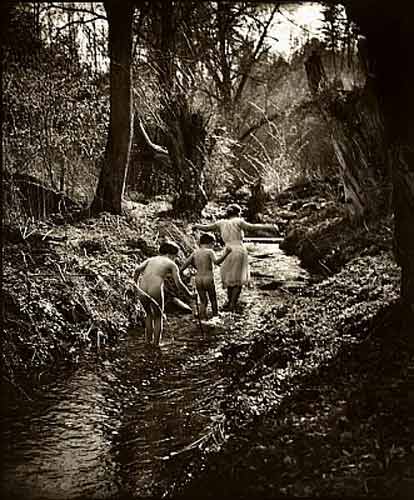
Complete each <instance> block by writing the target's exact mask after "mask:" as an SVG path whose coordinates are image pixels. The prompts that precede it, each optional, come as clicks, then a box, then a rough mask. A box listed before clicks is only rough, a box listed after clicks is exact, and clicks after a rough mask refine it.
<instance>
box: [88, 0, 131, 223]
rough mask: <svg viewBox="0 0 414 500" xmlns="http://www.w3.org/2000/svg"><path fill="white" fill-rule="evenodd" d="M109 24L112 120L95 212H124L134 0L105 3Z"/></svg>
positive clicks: (111, 0)
mask: <svg viewBox="0 0 414 500" xmlns="http://www.w3.org/2000/svg"><path fill="white" fill-rule="evenodd" d="M104 6H105V10H106V13H107V17H108V24H109V54H110V81H111V97H110V119H109V131H108V141H107V145H106V151H105V158H104V164H103V168H102V171H101V174H100V177H99V182H98V187H97V190H96V194H95V199H94V200H93V202H92V207H91V210H92V212H95V213H96V212H101V211H108V212H112V213H115V214H120V213H121V212H122V197H123V194H124V189H125V180H126V175H127V171H128V161H129V153H130V149H131V141H132V127H133V114H132V82H131V80H132V78H131V62H132V19H133V13H134V6H133V3H132V1H130V0H126V1H124V2H116V1H115V0H108V1H106V2H104Z"/></svg>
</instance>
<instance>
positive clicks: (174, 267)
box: [171, 262, 194, 299]
mask: <svg viewBox="0 0 414 500" xmlns="http://www.w3.org/2000/svg"><path fill="white" fill-rule="evenodd" d="M171 264H172V265H171V273H172V275H173V278H174V282H175V284H176V285H177V288H180V289H181V290H183V292H184V293H185V294H187V295H188V297H189V298H190V299H192V298H193V295H194V294H192V293H191V292H190V290H189V289H188V288H187V287H186V286H185V284H184V283H183V282H182V280H181V276H180V270H179V269H178V266H177V264H176V263H175V262H172V263H171Z"/></svg>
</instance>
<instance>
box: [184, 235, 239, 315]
mask: <svg viewBox="0 0 414 500" xmlns="http://www.w3.org/2000/svg"><path fill="white" fill-rule="evenodd" d="M213 243H214V238H213V237H212V236H210V235H208V234H203V235H201V237H200V248H198V249H197V250H194V252H193V253H192V254H191V255H190V257H188V259H187V260H186V261H185V263H184V265H183V267H182V268H181V269H182V270H184V269H185V268H186V267H188V266H189V265H192V266H193V267H195V269H196V271H197V273H196V275H195V285H196V288H197V292H198V295H199V297H200V317H202V318H207V303H208V298H209V299H210V302H211V308H212V310H213V316H217V314H218V308H217V297H216V287H215V285H214V273H213V269H214V264H216V265H219V264H221V263H222V262H223V260H224V259H225V258H226V257H227V255H228V254H229V253H230V252H231V249H230V248H226V250H225V252H224V254H223V255H222V256H221V257H218V258H217V257H216V254H215V253H214V251H213V249H212V248H211V247H212V245H213Z"/></svg>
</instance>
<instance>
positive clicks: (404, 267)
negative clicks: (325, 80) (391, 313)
mask: <svg viewBox="0 0 414 500" xmlns="http://www.w3.org/2000/svg"><path fill="white" fill-rule="evenodd" d="M349 3H350V5H348V11H349V13H350V14H351V16H352V17H353V19H354V20H356V22H357V23H358V24H359V25H360V27H361V28H362V29H363V32H364V34H366V36H367V47H366V48H367V54H368V58H369V59H370V62H371V64H370V67H371V68H372V73H373V76H374V78H375V83H376V85H377V89H378V95H379V97H380V100H381V102H382V107H383V111H384V116H385V125H386V131H387V135H388V143H389V147H390V151H391V161H392V170H393V205H394V216H395V227H394V243H395V245H394V249H395V255H396V258H397V262H398V264H399V265H400V266H401V299H402V302H403V304H405V305H406V306H407V308H406V310H407V311H411V314H412V313H414V222H413V221H414V97H413V88H414V68H413V65H412V64H411V57H412V55H411V47H412V39H413V34H414V33H413V32H414V26H413V23H412V20H411V17H410V16H409V15H408V12H409V7H408V6H407V4H406V3H405V2H404V0H396V1H395V2H394V3H393V5H392V7H390V5H388V4H383V3H382V2H376V1H374V0H370V2H369V5H365V4H364V6H363V5H362V2H358V3H357V2H355V3H353V2H349ZM374 13H375V15H374ZM384 33H386V34H387V36H384Z"/></svg>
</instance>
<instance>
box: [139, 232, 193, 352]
mask: <svg viewBox="0 0 414 500" xmlns="http://www.w3.org/2000/svg"><path fill="white" fill-rule="evenodd" d="M178 251H179V247H178V245H176V244H175V243H173V242H167V241H166V242H163V243H161V245H160V249H159V253H160V255H159V256H156V257H150V258H149V259H146V260H145V261H144V262H143V263H142V264H140V265H139V266H138V267H137V268H136V269H135V272H134V281H136V282H137V281H138V277H139V275H140V274H141V273H143V274H142V277H141V280H140V284H139V286H138V291H139V294H140V300H141V303H142V306H143V308H144V310H145V313H146V317H145V338H146V341H147V342H153V344H154V345H156V346H158V345H159V343H160V340H161V337H162V332H163V318H164V280H165V278H166V277H167V276H168V275H169V274H171V275H172V277H173V279H174V282H175V284H176V285H177V288H179V289H181V290H183V291H184V293H185V294H186V295H188V297H189V298H193V297H194V295H193V294H192V293H191V292H190V290H189V289H188V288H187V287H186V286H185V284H184V283H183V282H182V280H181V277H180V271H179V269H178V266H177V264H176V263H175V262H174V260H173V259H174V257H176V255H177V254H178Z"/></svg>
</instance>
